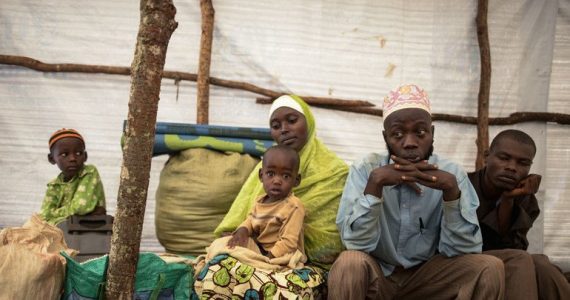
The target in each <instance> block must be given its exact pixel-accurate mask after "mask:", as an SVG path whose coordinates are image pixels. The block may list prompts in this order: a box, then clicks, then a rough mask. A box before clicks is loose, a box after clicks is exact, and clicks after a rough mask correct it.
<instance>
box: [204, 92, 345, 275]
mask: <svg viewBox="0 0 570 300" xmlns="http://www.w3.org/2000/svg"><path fill="white" fill-rule="evenodd" d="M269 116H270V120H269V125H270V128H271V136H272V137H273V139H274V140H275V141H276V142H277V143H278V144H283V145H287V146H289V147H291V148H293V149H295V150H297V152H298V153H299V156H300V157H301V166H300V170H299V173H300V174H301V184H300V185H299V186H297V187H296V188H294V189H293V192H294V194H295V196H297V197H298V198H300V199H301V202H303V204H304V205H305V210H306V217H305V227H304V230H305V251H306V253H307V256H308V258H309V262H310V263H313V264H316V265H319V266H321V267H325V268H326V269H329V268H330V265H331V264H332V263H333V262H334V260H335V258H336V257H337V256H338V254H339V253H340V252H341V251H342V243H341V241H340V236H339V233H338V231H337V228H336V224H335V219H336V213H337V209H338V205H339V201H340V196H341V194H342V190H343V188H344V182H345V180H346V176H347V173H348V167H347V165H346V163H345V162H344V161H342V160H341V159H340V158H339V157H338V156H336V154H334V153H333V152H332V151H330V150H329V149H328V148H327V147H326V146H325V145H324V144H323V143H322V142H321V141H320V140H319V139H317V138H316V134H315V119H314V117H313V114H312V113H311V110H310V109H309V106H308V105H307V104H306V103H305V102H304V101H303V100H302V99H301V98H300V97H298V96H294V95H290V96H289V95H286V96H281V97H279V98H278V99H277V100H275V101H274V102H273V105H272V106H271V109H270V112H269ZM260 168H261V163H259V164H258V165H257V167H256V168H255V169H254V170H253V171H252V172H251V174H250V176H249V178H248V179H247V181H246V182H245V183H244V185H243V187H242V189H241V191H240V192H239V194H238V196H237V197H236V199H235V200H234V202H233V204H232V207H231V208H230V210H229V211H228V213H227V214H226V216H225V217H224V219H223V220H222V222H221V223H220V225H219V226H218V228H216V230H215V232H214V233H215V234H216V236H220V235H222V234H223V233H226V232H232V231H234V230H235V229H236V227H237V226H239V225H240V224H241V223H242V221H243V220H245V218H246V216H247V214H248V213H249V212H250V210H251V208H252V206H253V203H254V201H255V199H256V198H257V197H258V196H259V195H261V194H262V193H263V192H264V191H263V185H262V183H261V182H260V180H259V175H258V174H259V169H260Z"/></svg>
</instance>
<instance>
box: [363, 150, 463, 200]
mask: <svg viewBox="0 0 570 300" xmlns="http://www.w3.org/2000/svg"><path fill="white" fill-rule="evenodd" d="M391 158H392V160H393V161H394V163H393V164H389V165H385V166H382V167H378V168H376V169H374V170H372V172H371V173H370V176H369V177H368V183H367V185H366V188H365V189H364V193H365V194H371V195H374V196H376V197H378V198H381V197H382V188H383V187H384V186H389V185H399V184H405V185H407V186H409V187H411V188H412V189H413V190H414V191H415V192H416V193H417V194H421V193H422V190H421V188H420V187H419V185H423V186H426V187H429V188H433V189H437V190H441V191H443V200H444V201H452V200H456V199H458V198H459V196H460V195H461V194H460V190H459V187H458V186H457V179H456V178H455V175H453V174H451V173H448V172H446V171H442V170H439V168H438V166H437V165H435V164H430V163H428V161H427V160H422V161H419V162H416V163H414V162H410V161H408V160H406V159H403V158H400V157H397V156H395V155H392V156H391Z"/></svg>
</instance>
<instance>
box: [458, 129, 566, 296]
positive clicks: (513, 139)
mask: <svg viewBox="0 0 570 300" xmlns="http://www.w3.org/2000/svg"><path fill="white" fill-rule="evenodd" d="M535 154H536V145H535V143H534V141H533V140H532V138H531V137H530V136H529V135H527V134H526V133H524V132H522V131H519V130H512V129H511V130H505V131H502V132H501V133H499V134H498V135H497V136H496V137H495V139H493V142H492V143H491V147H490V149H489V151H488V152H487V153H486V158H485V163H486V164H485V167H484V168H483V169H481V170H479V171H476V172H473V173H469V179H470V180H471V183H472V184H473V186H474V188H475V190H476V192H477V195H478V196H479V202H480V206H479V208H478V209H477V217H478V219H479V224H480V226H481V232H482V235H483V251H485V252H484V253H485V254H491V255H494V254H495V253H499V251H500V250H502V249H520V250H526V249H527V247H528V240H527V233H528V231H529V229H530V228H531V227H532V224H533V223H534V221H535V220H536V218H537V217H538V215H539V214H540V209H539V207H538V201H537V199H536V197H535V194H536V192H537V191H538V187H539V185H540V180H541V176H540V175H537V174H529V172H530V167H531V166H532V161H533V159H534V156H535ZM496 256H498V257H499V258H501V257H500V255H496ZM532 260H533V261H534V265H535V270H536V278H537V284H538V295H539V298H540V299H570V284H569V283H568V281H567V280H566V278H565V277H564V274H562V272H561V271H560V269H558V268H557V267H556V266H555V265H553V264H552V263H550V261H549V259H548V257H547V256H546V255H542V254H533V255H532ZM504 263H505V272H506V277H507V281H508V277H509V262H508V261H504ZM512 271H513V272H514V271H516V264H514V267H513V270H512ZM520 271H523V272H524V271H525V270H520ZM527 271H528V270H527ZM506 294H507V295H508V291H506Z"/></svg>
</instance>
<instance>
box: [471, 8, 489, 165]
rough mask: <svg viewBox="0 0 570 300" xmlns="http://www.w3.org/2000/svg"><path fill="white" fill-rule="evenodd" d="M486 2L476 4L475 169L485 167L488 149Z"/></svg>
mask: <svg viewBox="0 0 570 300" xmlns="http://www.w3.org/2000/svg"><path fill="white" fill-rule="evenodd" d="M488 4H489V3H488V0H479V1H478V3H477V18H476V23H477V40H478V42H479V53H480V55H481V79H480V81H479V97H478V105H477V159H476V160H475V169H476V170H478V169H481V168H482V167H483V166H484V165H485V151H487V149H489V94H490V93H491V46H490V45H489V28H488V26H487V10H488V7H489V5H488Z"/></svg>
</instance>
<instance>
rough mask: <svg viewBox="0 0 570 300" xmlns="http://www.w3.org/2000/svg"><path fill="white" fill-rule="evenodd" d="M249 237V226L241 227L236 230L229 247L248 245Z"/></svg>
mask: <svg viewBox="0 0 570 300" xmlns="http://www.w3.org/2000/svg"><path fill="white" fill-rule="evenodd" d="M248 239H249V232H248V231H247V228H245V227H240V228H238V229H237V230H236V231H234V233H233V235H232V238H231V239H230V240H229V241H228V248H230V249H233V248H235V246H240V247H247V241H248Z"/></svg>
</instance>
